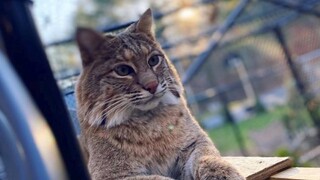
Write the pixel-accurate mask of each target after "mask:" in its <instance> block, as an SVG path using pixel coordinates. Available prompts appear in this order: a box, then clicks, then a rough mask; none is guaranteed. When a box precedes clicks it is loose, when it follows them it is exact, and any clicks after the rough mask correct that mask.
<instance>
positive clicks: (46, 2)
mask: <svg viewBox="0 0 320 180" xmlns="http://www.w3.org/2000/svg"><path fill="white" fill-rule="evenodd" d="M78 1H79V0H33V2H34V3H33V6H32V7H31V11H32V13H33V17H34V19H35V22H36V25H37V28H38V32H39V33H40V36H41V39H42V42H43V44H48V43H50V42H53V41H57V40H62V39H65V38H67V37H70V36H71V35H72V33H73V31H74V28H75V27H74V24H73V23H72V21H73V19H74V15H75V12H76V10H77V4H78Z"/></svg>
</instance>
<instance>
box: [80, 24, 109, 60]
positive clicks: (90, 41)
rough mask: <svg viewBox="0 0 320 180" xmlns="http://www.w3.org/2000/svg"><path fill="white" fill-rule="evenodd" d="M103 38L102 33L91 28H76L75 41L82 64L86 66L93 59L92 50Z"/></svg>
mask: <svg viewBox="0 0 320 180" xmlns="http://www.w3.org/2000/svg"><path fill="white" fill-rule="evenodd" d="M103 40H104V37H103V35H102V34H100V33H98V32H96V31H94V30H92V29H89V28H83V27H79V28H77V32H76V41H77V44H78V46H79V50H80V53H81V58H82V64H83V66H86V65H88V64H90V63H91V62H92V61H93V59H94V57H93V54H94V51H95V50H96V49H97V48H98V46H99V45H100V44H101V43H102V42H103Z"/></svg>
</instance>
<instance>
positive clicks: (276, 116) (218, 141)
mask: <svg viewBox="0 0 320 180" xmlns="http://www.w3.org/2000/svg"><path fill="white" fill-rule="evenodd" d="M286 111H287V108H286V107H279V108H277V109H275V110H273V111H271V112H266V113H261V114H257V115H255V116H253V117H251V118H249V119H248V120H245V121H242V122H239V123H238V125H239V128H240V130H241V133H242V135H243V137H244V143H245V146H246V147H248V148H249V147H250V146H251V142H250V139H249V133H250V132H251V131H253V130H254V131H256V130H259V129H263V128H265V127H267V126H268V125H269V124H271V123H272V122H274V121H281V120H282V119H283V117H284V115H285V114H286ZM208 134H209V136H210V138H211V139H212V140H213V141H214V143H215V145H216V146H217V148H218V149H219V150H220V151H222V152H225V153H226V152H230V151H234V150H237V149H238V148H239V146H238V144H237V142H236V139H235V135H234V132H233V129H232V126H231V125H230V124H225V125H223V126H221V127H218V128H215V129H212V130H209V131H208ZM225 153H222V154H225Z"/></svg>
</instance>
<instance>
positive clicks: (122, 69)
mask: <svg viewBox="0 0 320 180" xmlns="http://www.w3.org/2000/svg"><path fill="white" fill-rule="evenodd" d="M114 71H115V72H116V73H117V74H118V75H119V76H127V75H129V74H131V73H133V72H134V70H133V69H132V67H130V66H128V65H119V66H117V67H116V68H114Z"/></svg>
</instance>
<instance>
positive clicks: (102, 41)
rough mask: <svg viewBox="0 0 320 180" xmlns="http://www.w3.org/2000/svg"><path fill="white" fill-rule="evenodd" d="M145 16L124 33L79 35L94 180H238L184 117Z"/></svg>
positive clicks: (85, 142)
mask: <svg viewBox="0 0 320 180" xmlns="http://www.w3.org/2000/svg"><path fill="white" fill-rule="evenodd" d="M152 24H153V23H152V13H151V10H150V9H149V10H147V11H146V12H145V13H144V14H143V15H142V16H141V18H140V19H139V21H137V22H136V23H134V24H132V25H131V26H130V27H129V28H127V29H126V30H125V31H123V32H122V33H119V34H116V35H110V34H108V35H102V34H100V33H97V32H95V31H93V30H91V29H87V28H79V29H78V31H77V35H76V39H77V43H78V46H79V49H80V53H81V57H82V64H83V71H82V73H81V75H80V77H79V80H78V83H77V87H76V95H77V105H78V117H79V121H80V124H81V129H82V132H81V138H80V139H81V144H82V147H83V149H84V154H85V156H86V158H87V160H88V168H89V172H90V174H91V177H92V179H95V180H108V179H110V180H114V179H136V180H138V179H141V180H142V179H146V180H147V179H150V180H151V179H154V180H169V179H185V180H192V179H197V180H198V179H199V180H200V179H201V180H202V179H233V180H240V179H244V178H243V177H242V176H241V175H240V174H239V173H238V172H237V171H236V170H235V169H234V168H233V167H231V166H230V165H229V164H227V163H226V162H224V161H223V160H222V159H221V157H220V155H219V152H218V151H217V150H216V148H215V147H214V144H213V143H212V142H211V140H210V139H209V138H208V136H207V135H206V134H205V133H204V131H203V130H202V129H201V128H200V126H199V125H198V123H197V122H196V121H195V120H194V119H193V117H192V115H191V114H190V112H189V110H188V108H187V105H186V102H185V99H184V95H183V87H182V85H181V81H180V79H179V77H178V75H177V72H176V70H175V68H174V67H173V65H172V64H171V63H170V61H169V60H168V58H167V57H166V55H165V53H164V52H163V50H162V49H161V47H160V46H159V44H158V43H157V42H156V40H155V37H154V34H153V29H152Z"/></svg>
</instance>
